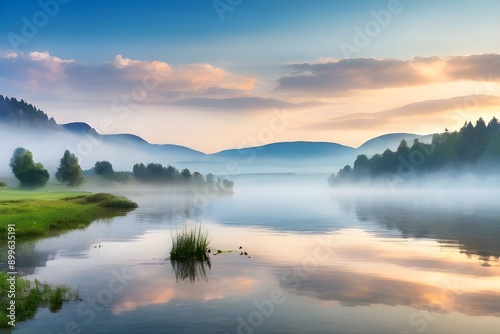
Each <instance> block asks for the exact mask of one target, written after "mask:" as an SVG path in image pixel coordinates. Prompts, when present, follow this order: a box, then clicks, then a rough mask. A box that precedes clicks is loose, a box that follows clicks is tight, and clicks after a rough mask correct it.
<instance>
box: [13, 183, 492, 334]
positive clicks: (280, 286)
mask: <svg viewBox="0 0 500 334" xmlns="http://www.w3.org/2000/svg"><path fill="white" fill-rule="evenodd" d="M124 195H126V196H128V197H129V198H131V199H133V200H135V201H137V202H138V203H139V205H140V207H139V208H138V209H137V210H135V211H133V212H130V213H128V214H127V215H126V216H123V217H116V218H114V219H111V220H109V221H97V222H94V223H93V224H92V225H90V226H89V227H88V228H86V229H85V230H78V231H73V232H71V233H67V234H65V235H63V236H60V237H57V238H52V239H45V240H40V241H37V242H34V243H27V244H19V245H18V252H19V253H20V254H19V255H18V266H19V269H21V270H22V271H23V272H24V273H25V274H27V275H28V277H29V278H31V279H34V278H37V279H39V280H44V281H47V282H50V283H64V284H68V285H70V286H71V287H72V288H73V289H78V290H79V293H80V295H81V297H82V299H83V301H80V302H78V301H72V302H69V303H66V304H64V306H63V308H62V310H60V311H59V312H58V313H55V314H52V313H50V312H49V311H48V310H47V309H43V310H40V311H39V313H38V314H37V316H36V317H35V318H34V319H32V320H30V321H26V322H22V323H19V324H18V325H17V326H16V329H15V330H14V331H13V332H14V333H78V330H81V333H343V334H346V333H370V334H375V333H398V334H401V333H443V334H444V333H446V334H448V333H455V334H459V333H464V334H465V333H466V334H470V333H475V334H481V333H492V334H493V333H495V334H496V333H499V332H500V265H499V262H498V257H499V255H500V207H499V206H498V205H497V201H496V200H495V199H497V198H499V197H498V195H499V193H496V194H495V193H489V194H485V193H483V192H481V191H474V192H458V194H457V192H456V191H454V192H451V191H450V192H441V193H433V192H420V193H415V194H410V193H404V194H401V193H390V194H389V195H382V194H380V193H371V194H349V193H335V192H331V191H328V190H325V189H322V188H321V187H318V188H316V189H313V188H310V189H309V188H281V189H271V188H265V187H263V188H261V189H259V190H251V189H249V188H245V187H242V188H241V189H236V193H235V195H234V196H232V197H221V198H217V199H213V200H211V201H210V202H205V201H200V200H199V199H196V200H194V201H193V199H192V198H186V197H183V196H172V195H166V194H163V193H161V192H159V191H154V190H148V191H141V192H139V191H129V192H126V193H124ZM197 223H198V224H201V226H203V228H205V229H207V230H208V231H209V234H210V236H211V246H212V247H213V248H214V250H216V249H221V250H233V252H228V253H222V254H218V255H212V256H211V261H210V265H209V264H207V263H205V264H202V263H196V264H192V265H191V266H190V265H177V266H175V267H174V266H172V264H171V262H170V260H169V259H168V255H169V251H170V247H171V235H172V234H173V233H175V231H177V230H178V229H179V228H182V226H184V225H185V224H188V225H194V224H197ZM240 246H241V247H242V250H240V249H239V247H240ZM242 251H243V252H244V251H246V252H247V253H248V255H240V254H241V252H242Z"/></svg>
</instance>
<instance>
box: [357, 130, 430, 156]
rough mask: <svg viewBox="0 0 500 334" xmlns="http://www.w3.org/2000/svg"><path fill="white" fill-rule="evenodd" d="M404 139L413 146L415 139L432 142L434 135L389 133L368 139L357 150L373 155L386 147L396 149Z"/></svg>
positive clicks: (359, 152)
mask: <svg viewBox="0 0 500 334" xmlns="http://www.w3.org/2000/svg"><path fill="white" fill-rule="evenodd" d="M403 139H404V140H406V142H407V143H408V145H410V146H411V145H412V144H413V141H414V140H415V139H418V140H419V141H420V142H422V143H430V142H431V141H432V135H417V134H414V133H389V134H385V135H382V136H378V137H375V138H372V139H370V140H368V141H366V142H365V143H364V144H363V145H361V146H359V147H358V148H357V149H356V150H357V152H358V154H366V155H367V156H372V155H374V154H377V153H383V152H384V151H385V150H386V149H390V150H392V151H394V150H396V149H397V148H398V146H399V144H400V143H401V140H403Z"/></svg>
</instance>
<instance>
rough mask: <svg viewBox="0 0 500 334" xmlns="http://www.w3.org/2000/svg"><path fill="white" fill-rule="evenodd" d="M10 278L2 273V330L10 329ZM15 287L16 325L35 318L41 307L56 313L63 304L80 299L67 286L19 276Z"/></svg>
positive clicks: (0, 282) (0, 300)
mask: <svg viewBox="0 0 500 334" xmlns="http://www.w3.org/2000/svg"><path fill="white" fill-rule="evenodd" d="M8 278H10V276H9V275H7V274H6V273H3V272H0V328H7V327H10V326H9V324H8V323H9V321H10V320H11V319H9V318H8V317H7V316H8V313H7V312H8V311H7V308H8V307H9V305H10V299H9V290H10V284H9V282H8V281H7V279H8ZM15 285H16V287H15V298H13V300H15V302H16V304H15V313H16V323H17V322H19V321H23V320H27V319H30V318H32V317H34V316H35V314H36V312H37V310H38V308H39V307H49V309H50V311H51V312H53V313H54V312H57V311H59V310H60V309H61V307H62V304H63V302H65V301H69V300H71V299H77V298H78V293H77V292H71V291H70V289H69V288H68V287H67V286H65V285H58V286H51V285H49V284H47V283H41V282H40V281H38V280H34V281H30V280H28V279H26V278H23V277H18V276H16V284H15Z"/></svg>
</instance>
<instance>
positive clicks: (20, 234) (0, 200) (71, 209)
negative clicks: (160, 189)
mask: <svg viewBox="0 0 500 334" xmlns="http://www.w3.org/2000/svg"><path fill="white" fill-rule="evenodd" d="M136 207H137V204H136V203H134V202H132V201H130V200H128V199H126V198H124V197H119V196H115V195H111V194H104V193H99V194H91V193H84V192H75V191H72V192H69V191H68V192H64V191H55V192H54V191H44V190H38V191H35V190H20V189H13V188H6V189H0V238H1V241H0V243H3V242H6V240H7V226H8V224H15V229H16V239H17V238H22V239H27V238H38V237H49V236H54V235H58V234H61V233H63V232H67V231H70V230H72V229H78V228H85V227H86V226H88V225H89V224H90V223H91V222H92V221H94V220H96V219H106V218H112V217H115V216H119V215H124V214H125V212H124V211H127V210H130V209H133V208H136Z"/></svg>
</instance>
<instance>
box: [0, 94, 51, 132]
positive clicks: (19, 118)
mask: <svg viewBox="0 0 500 334" xmlns="http://www.w3.org/2000/svg"><path fill="white" fill-rule="evenodd" d="M0 123H6V124H9V125H16V126H21V127H29V128H33V127H34V128H59V126H58V125H57V123H56V121H55V120H54V119H53V118H49V117H48V116H47V114H45V113H44V112H43V111H41V110H40V109H37V108H36V107H34V106H33V105H31V104H28V103H26V102H24V100H21V101H18V100H17V99H15V98H8V97H3V96H2V95H0Z"/></svg>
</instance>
